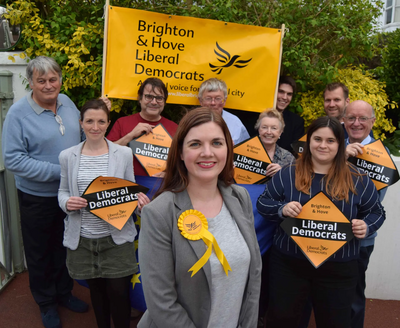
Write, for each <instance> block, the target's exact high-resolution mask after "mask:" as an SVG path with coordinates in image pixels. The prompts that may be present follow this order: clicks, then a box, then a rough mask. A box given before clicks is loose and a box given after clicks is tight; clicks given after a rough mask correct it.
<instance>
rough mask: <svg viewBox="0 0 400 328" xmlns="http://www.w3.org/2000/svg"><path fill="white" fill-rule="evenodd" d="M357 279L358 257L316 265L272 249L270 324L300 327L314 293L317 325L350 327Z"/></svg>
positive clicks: (268, 323)
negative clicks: (305, 308)
mask: <svg viewBox="0 0 400 328" xmlns="http://www.w3.org/2000/svg"><path fill="white" fill-rule="evenodd" d="M357 279H358V266H357V260H352V261H349V262H331V261H327V262H325V263H324V264H322V265H321V266H320V267H319V268H318V269H315V268H314V266H313V265H312V264H311V263H310V262H309V261H308V260H307V259H298V258H294V257H291V256H287V255H284V254H282V253H281V252H279V251H278V250H276V249H272V251H271V257H270V298H269V306H268V312H267V320H266V327H268V328H274V327H276V328H286V327H287V328H290V327H298V325H299V321H300V318H301V316H302V314H303V311H304V306H305V304H306V302H307V301H308V300H309V297H310V296H311V301H312V304H313V308H314V314H315V321H316V324H317V327H320V328H349V327H350V322H351V304H352V301H353V297H354V294H355V288H356V283H357Z"/></svg>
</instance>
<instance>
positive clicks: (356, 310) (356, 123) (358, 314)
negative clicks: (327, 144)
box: [343, 100, 386, 328]
mask: <svg viewBox="0 0 400 328" xmlns="http://www.w3.org/2000/svg"><path fill="white" fill-rule="evenodd" d="M343 119H344V126H345V128H346V131H347V133H348V136H349V137H348V138H347V139H346V145H347V147H346V156H347V157H355V156H357V155H359V154H362V153H363V147H364V145H367V144H369V143H371V142H373V141H374V139H373V138H372V137H371V135H370V133H371V131H372V126H373V125H374V123H375V112H374V109H373V107H372V106H371V105H370V104H369V103H367V102H365V101H363V100H355V101H353V102H352V103H351V104H349V105H348V106H347V108H345V109H344V117H343ZM385 193H386V189H382V190H379V191H378V194H379V198H380V201H382V200H383V197H384V196H385ZM376 236H377V233H376V232H375V233H374V234H372V235H371V236H368V237H366V238H364V239H362V240H361V244H360V256H359V258H358V271H359V277H358V282H357V287H356V295H355V298H354V300H353V304H352V324H351V327H352V328H362V327H364V316H365V294H364V291H365V287H366V282H365V273H366V271H367V268H368V263H369V258H370V256H371V254H372V251H373V250H374V243H375V237H376Z"/></svg>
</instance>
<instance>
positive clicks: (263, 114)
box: [254, 108, 285, 131]
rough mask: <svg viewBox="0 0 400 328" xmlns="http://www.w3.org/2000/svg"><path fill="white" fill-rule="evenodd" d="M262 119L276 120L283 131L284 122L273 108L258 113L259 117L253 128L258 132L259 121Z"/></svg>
mask: <svg viewBox="0 0 400 328" xmlns="http://www.w3.org/2000/svg"><path fill="white" fill-rule="evenodd" d="M264 117H271V118H277V119H278V121H279V123H280V124H281V131H283V129H284V127H285V121H284V120H283V116H282V114H281V113H280V112H279V111H278V110H276V109H275V108H268V109H266V110H265V111H263V112H261V113H260V116H259V117H258V120H257V122H256V125H254V128H255V129H256V130H258V129H259V128H260V125H261V121H262V119H263V118H264Z"/></svg>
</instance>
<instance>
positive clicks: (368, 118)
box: [344, 116, 375, 123]
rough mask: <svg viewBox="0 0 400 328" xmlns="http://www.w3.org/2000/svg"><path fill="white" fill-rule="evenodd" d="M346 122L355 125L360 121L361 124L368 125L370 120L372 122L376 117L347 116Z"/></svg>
mask: <svg viewBox="0 0 400 328" xmlns="http://www.w3.org/2000/svg"><path fill="white" fill-rule="evenodd" d="M344 118H345V120H347V121H348V122H349V123H354V122H355V121H357V120H358V122H360V123H367V121H368V120H370V119H371V118H375V117H365V116H361V117H354V116H349V117H347V116H345V117H344Z"/></svg>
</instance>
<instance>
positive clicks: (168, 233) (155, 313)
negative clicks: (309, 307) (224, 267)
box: [138, 183, 261, 328]
mask: <svg viewBox="0 0 400 328" xmlns="http://www.w3.org/2000/svg"><path fill="white" fill-rule="evenodd" d="M218 188H219V190H220V192H221V194H222V198H223V200H224V202H225V204H226V206H227V208H228V209H229V211H230V213H231V215H232V216H233V218H234V220H235V221H236V224H237V225H238V227H239V229H240V232H241V233H242V235H243V238H244V240H245V241H246V243H247V245H248V247H249V250H250V256H251V260H250V268H249V275H248V277H247V284H246V288H245V291H244V295H243V301H242V307H241V311H240V315H239V323H238V327H241V328H244V327H246V328H254V327H256V326H257V318H258V301H259V294H260V282H261V256H260V250H259V247H258V242H257V237H256V233H255V229H254V217H253V210H252V205H251V200H250V197H249V194H248V193H247V191H246V189H244V188H242V187H239V186H236V185H232V186H229V187H226V186H224V185H223V184H222V183H219V184H218ZM192 208H193V206H192V204H191V201H190V198H189V195H188V193H187V192H186V190H185V191H182V192H180V193H172V192H165V193H163V194H161V195H160V196H158V197H157V198H156V199H155V200H153V201H152V202H151V203H150V204H148V205H146V206H144V208H143V209H142V220H141V224H142V225H141V231H140V235H139V263H140V269H141V274H142V283H143V290H144V296H145V300H146V304H147V311H146V312H145V314H144V315H143V317H142V319H141V320H140V322H139V325H138V327H139V328H147V327H152V328H155V327H158V328H168V327H171V328H207V325H208V320H209V316H210V310H211V295H210V285H211V283H212V281H211V268H210V264H209V262H207V263H206V264H205V265H204V266H203V268H202V269H200V271H199V272H197V273H196V274H195V275H194V276H193V277H191V273H189V272H188V270H189V269H190V267H191V266H192V265H193V264H194V263H196V262H197V261H198V260H199V259H200V258H201V257H202V256H203V254H204V252H205V246H204V242H203V241H202V240H197V241H191V240H188V239H186V238H184V237H183V236H182V235H181V233H180V231H179V229H178V226H177V222H178V218H179V216H180V215H181V213H183V212H184V211H186V210H188V209H192ZM232 288H235V287H234V286H232ZM221 306H229V304H221Z"/></svg>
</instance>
